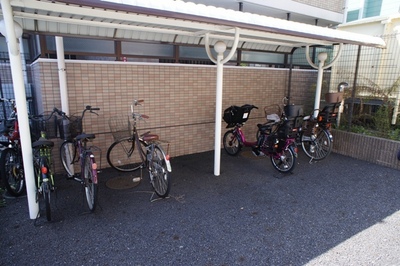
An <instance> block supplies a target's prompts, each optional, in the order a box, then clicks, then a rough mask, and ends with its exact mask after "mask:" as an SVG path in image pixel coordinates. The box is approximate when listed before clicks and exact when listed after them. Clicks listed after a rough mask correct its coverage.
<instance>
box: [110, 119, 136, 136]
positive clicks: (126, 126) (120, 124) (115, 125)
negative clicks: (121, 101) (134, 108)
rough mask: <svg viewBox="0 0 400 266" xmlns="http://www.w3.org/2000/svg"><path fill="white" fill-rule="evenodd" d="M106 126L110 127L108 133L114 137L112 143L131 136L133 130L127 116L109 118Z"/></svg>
mask: <svg viewBox="0 0 400 266" xmlns="http://www.w3.org/2000/svg"><path fill="white" fill-rule="evenodd" d="M108 125H109V126H110V131H111V134H112V135H113V137H114V141H117V140H119V139H122V138H126V137H132V136H133V130H132V125H131V122H130V120H129V116H123V117H121V116H118V117H111V118H110V120H109V121H108Z"/></svg>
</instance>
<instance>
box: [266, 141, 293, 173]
mask: <svg viewBox="0 0 400 266" xmlns="http://www.w3.org/2000/svg"><path fill="white" fill-rule="evenodd" d="M270 158H271V163H272V166H273V167H274V168H275V169H276V170H278V171H279V172H281V173H289V172H291V171H293V169H294V167H295V166H296V156H295V154H294V152H293V150H292V148H291V147H288V148H287V149H285V150H283V151H282V152H281V153H279V154H276V153H275V154H272V155H271V157H270Z"/></svg>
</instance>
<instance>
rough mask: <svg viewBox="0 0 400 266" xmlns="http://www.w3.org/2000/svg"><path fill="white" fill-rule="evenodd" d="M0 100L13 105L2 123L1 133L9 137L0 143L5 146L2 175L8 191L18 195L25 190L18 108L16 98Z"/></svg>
mask: <svg viewBox="0 0 400 266" xmlns="http://www.w3.org/2000/svg"><path fill="white" fill-rule="evenodd" d="M0 102H7V103H9V104H10V105H11V107H12V112H11V113H10V115H9V117H8V118H7V119H5V120H4V121H3V122H2V123H1V124H0V133H1V134H3V135H4V136H5V137H6V138H7V141H0V145H1V146H3V147H5V148H4V149H3V150H2V152H1V157H0V176H1V179H3V181H4V185H5V187H6V189H7V191H8V193H10V195H12V196H16V197H17V196H20V195H22V194H23V193H24V192H25V174H24V166H23V161H22V151H21V141H20V133H19V126H18V119H17V108H16V104H15V100H14V99H5V98H0Z"/></svg>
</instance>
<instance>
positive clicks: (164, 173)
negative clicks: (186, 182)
mask: <svg viewBox="0 0 400 266" xmlns="http://www.w3.org/2000/svg"><path fill="white" fill-rule="evenodd" d="M151 158H152V159H151V161H150V165H149V174H150V182H151V185H152V186H153V188H154V191H155V192H156V194H157V195H158V196H159V197H162V198H165V197H167V196H168V194H169V191H170V188H171V181H170V175H169V169H168V166H167V164H169V161H167V159H166V158H165V153H164V151H163V150H162V149H161V148H160V147H159V146H155V147H154V151H153V156H152V157H151Z"/></svg>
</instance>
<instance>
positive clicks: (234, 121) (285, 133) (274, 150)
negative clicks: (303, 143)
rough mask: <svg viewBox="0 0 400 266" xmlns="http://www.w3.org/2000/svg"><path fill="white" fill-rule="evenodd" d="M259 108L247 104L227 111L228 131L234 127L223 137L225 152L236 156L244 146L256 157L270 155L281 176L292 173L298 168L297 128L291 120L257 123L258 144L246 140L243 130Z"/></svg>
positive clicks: (225, 112)
mask: <svg viewBox="0 0 400 266" xmlns="http://www.w3.org/2000/svg"><path fill="white" fill-rule="evenodd" d="M252 109H258V107H257V106H254V105H250V104H245V105H242V106H240V107H239V106H231V107H229V108H227V109H225V111H224V116H223V119H224V121H225V122H226V123H227V126H226V128H232V127H233V129H230V130H228V131H226V132H225V134H224V136H223V146H224V150H225V151H226V152H227V153H228V154H229V155H232V156H235V155H237V154H238V153H239V152H240V151H241V149H242V147H243V146H245V147H250V148H252V152H253V154H254V155H255V156H269V157H270V160H271V163H272V166H273V167H274V168H275V169H276V170H277V171H279V172H281V173H288V172H291V171H293V169H294V167H295V166H296V157H297V147H296V146H295V134H296V128H295V126H294V124H293V123H295V121H292V120H284V119H278V120H274V121H269V122H268V123H265V124H258V125H257V127H258V132H259V133H258V134H257V139H256V141H247V140H246V137H245V135H244V133H243V131H242V127H243V126H244V124H245V122H246V121H247V120H248V118H249V116H250V112H251V110H252Z"/></svg>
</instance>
